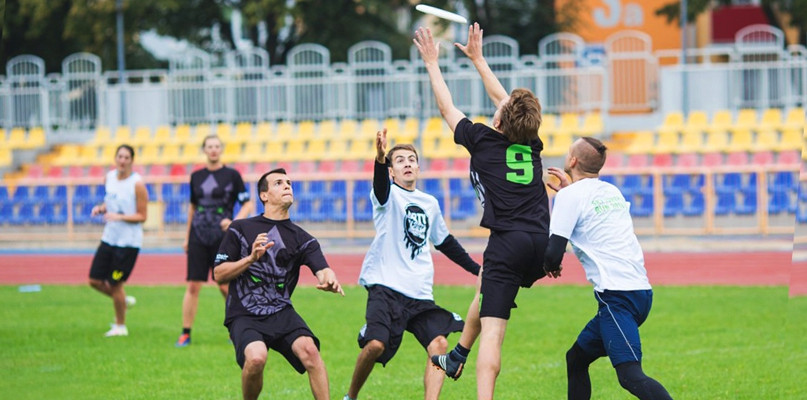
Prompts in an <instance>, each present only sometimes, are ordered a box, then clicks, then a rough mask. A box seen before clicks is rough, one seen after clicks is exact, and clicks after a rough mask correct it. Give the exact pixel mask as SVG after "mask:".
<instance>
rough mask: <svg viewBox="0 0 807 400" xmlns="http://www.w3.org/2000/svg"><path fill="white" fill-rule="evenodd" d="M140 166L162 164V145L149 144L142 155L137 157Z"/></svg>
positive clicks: (145, 146) (144, 147)
mask: <svg viewBox="0 0 807 400" xmlns="http://www.w3.org/2000/svg"><path fill="white" fill-rule="evenodd" d="M136 160H137V163H138V164H139V165H151V164H156V163H158V162H160V145H159V144H156V143H148V144H146V145H144V146H143V151H142V153H140V154H138V155H137V157H136Z"/></svg>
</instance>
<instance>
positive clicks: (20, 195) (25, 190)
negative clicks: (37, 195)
mask: <svg viewBox="0 0 807 400" xmlns="http://www.w3.org/2000/svg"><path fill="white" fill-rule="evenodd" d="M31 200H32V196H31V188H29V187H28V186H17V189H15V190H14V195H13V196H12V197H11V201H12V202H13V203H14V204H25V203H30V202H31Z"/></svg>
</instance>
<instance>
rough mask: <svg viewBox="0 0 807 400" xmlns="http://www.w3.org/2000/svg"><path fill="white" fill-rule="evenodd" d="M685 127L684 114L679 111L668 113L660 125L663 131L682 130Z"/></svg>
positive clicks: (660, 130) (660, 129) (659, 129)
mask: <svg viewBox="0 0 807 400" xmlns="http://www.w3.org/2000/svg"><path fill="white" fill-rule="evenodd" d="M683 128H684V114H683V113H681V112H678V111H674V112H671V113H668V114H667V115H666V116H665V117H664V122H663V123H662V124H661V126H659V127H658V131H659V133H661V132H680V131H681V130H682V129H683Z"/></svg>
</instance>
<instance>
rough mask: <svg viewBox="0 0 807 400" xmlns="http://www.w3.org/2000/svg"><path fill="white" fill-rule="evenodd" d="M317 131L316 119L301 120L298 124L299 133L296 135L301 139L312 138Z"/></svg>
mask: <svg viewBox="0 0 807 400" xmlns="http://www.w3.org/2000/svg"><path fill="white" fill-rule="evenodd" d="M316 132H317V125H316V123H314V121H301V122H300V123H299V124H297V134H295V135H294V137H296V138H299V139H311V138H313V137H314V136H315V134H316Z"/></svg>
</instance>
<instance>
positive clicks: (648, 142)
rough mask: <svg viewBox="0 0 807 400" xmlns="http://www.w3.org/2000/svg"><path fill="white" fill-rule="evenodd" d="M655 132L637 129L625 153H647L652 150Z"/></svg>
mask: <svg viewBox="0 0 807 400" xmlns="http://www.w3.org/2000/svg"><path fill="white" fill-rule="evenodd" d="M654 142H655V134H654V133H653V131H637V132H634V133H633V140H632V141H631V142H630V144H629V145H628V147H627V148H626V149H625V153H627V154H631V155H632V154H649V153H650V152H651V151H652V150H653V146H654V144H655V143H654Z"/></svg>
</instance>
